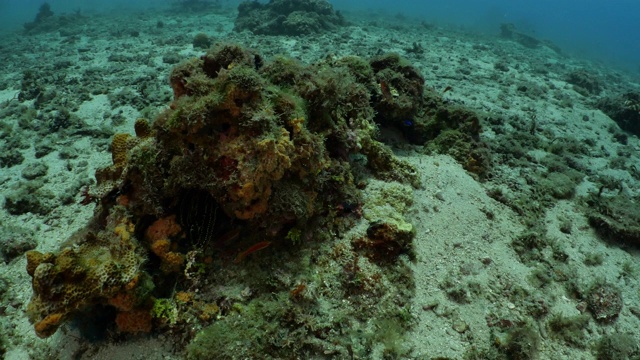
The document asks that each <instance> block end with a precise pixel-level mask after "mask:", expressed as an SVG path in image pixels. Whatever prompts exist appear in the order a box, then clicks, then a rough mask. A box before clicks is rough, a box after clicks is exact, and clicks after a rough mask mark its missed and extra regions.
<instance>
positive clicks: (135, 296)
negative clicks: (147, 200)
mask: <svg viewBox="0 0 640 360" xmlns="http://www.w3.org/2000/svg"><path fill="white" fill-rule="evenodd" d="M106 221H107V224H106V226H105V228H104V229H103V230H99V228H98V227H97V226H96V225H95V224H93V225H91V226H90V227H89V229H83V230H82V231H81V232H79V233H77V234H76V235H74V238H72V239H70V240H71V241H72V242H71V243H69V244H67V245H66V246H63V247H62V249H61V250H60V251H59V252H58V253H55V254H54V253H44V254H43V253H40V252H38V251H29V252H27V273H28V274H29V275H30V276H31V277H32V279H33V280H32V286H33V297H32V298H31V301H30V302H29V305H28V308H27V313H28V315H29V320H30V321H31V322H32V323H33V324H34V328H35V330H36V334H37V335H38V336H40V337H43V338H44V337H48V336H51V335H52V334H54V333H55V332H56V330H57V329H58V327H59V326H60V325H61V324H62V323H63V322H64V321H65V320H66V319H68V318H69V317H70V316H72V315H73V314H74V313H75V312H78V311H83V310H86V309H88V308H90V307H91V306H93V305H97V304H101V303H107V302H109V301H110V300H111V299H112V298H118V297H119V296H124V295H126V296H124V297H130V300H129V301H130V303H131V304H130V306H127V307H126V310H130V308H131V307H133V306H134V305H136V304H137V303H139V302H141V301H143V300H144V299H145V297H146V295H147V293H148V291H146V290H145V291H142V292H140V289H141V287H140V286H139V285H140V283H142V281H140V280H141V277H143V276H144V275H143V274H142V273H141V266H142V263H143V262H144V259H145V257H144V254H143V253H141V248H140V246H139V244H138V242H137V240H136V238H135V236H134V235H133V232H134V228H135V227H134V224H133V223H131V219H130V218H128V217H127V216H126V212H124V209H122V208H117V207H115V208H113V209H112V211H111V214H110V215H109V216H107V218H106ZM120 294H121V295H120ZM119 303H120V302H119Z"/></svg>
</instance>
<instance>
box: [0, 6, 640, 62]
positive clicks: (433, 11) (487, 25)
mask: <svg viewBox="0 0 640 360" xmlns="http://www.w3.org/2000/svg"><path fill="white" fill-rule="evenodd" d="M170 2H171V0H136V1H124V0H112V1H104V0H103V1H100V0H51V1H49V3H50V5H51V8H52V9H53V10H54V12H56V13H64V12H73V11H76V10H81V11H82V12H85V13H95V12H102V11H112V10H123V11H131V10H137V11H141V10H142V11H143V10H144V9H145V8H150V7H159V6H165V5H167V4H168V3H170ZM221 2H222V3H224V4H225V5H230V6H235V5H236V4H237V3H239V2H240V1H238V0H222V1H221ZM332 3H333V4H334V6H335V7H336V8H337V9H341V10H347V11H356V12H359V11H363V10H366V11H368V10H373V11H379V10H382V11H383V12H385V13H388V14H390V15H395V14H399V13H401V14H405V15H407V16H410V17H415V18H420V19H424V20H425V21H428V22H432V23H436V24H439V25H455V26H460V27H463V28H465V29H468V30H471V31H479V32H483V33H497V32H498V29H499V24H500V23H504V22H511V23H514V24H516V26H517V27H518V28H519V29H520V30H522V31H526V32H529V33H530V34H531V35H534V36H536V37H539V38H542V39H548V40H551V41H552V42H554V43H555V44H557V45H559V46H560V47H561V48H562V49H563V50H564V51H566V52H567V53H569V54H572V55H578V56H584V57H588V58H592V59H596V60H599V61H603V62H605V63H607V64H610V65H615V66H619V67H623V68H625V69H626V70H631V71H634V72H637V71H640V1H638V0H608V1H607V0H538V1H524V0H511V1H510V0H491V1H478V0H447V1H427V0H424V1H422V0H404V1H403V0H333V1H332ZM41 4H42V0H0V30H7V29H12V28H20V27H21V25H22V23H24V22H27V21H30V20H32V19H33V16H34V14H35V13H36V12H37V9H38V7H39V6H40V5H41Z"/></svg>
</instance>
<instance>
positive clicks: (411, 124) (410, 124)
mask: <svg viewBox="0 0 640 360" xmlns="http://www.w3.org/2000/svg"><path fill="white" fill-rule="evenodd" d="M402 125H404V126H406V127H412V126H413V121H411V120H409V119H407V120H403V121H402Z"/></svg>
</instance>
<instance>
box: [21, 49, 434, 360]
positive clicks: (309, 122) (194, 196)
mask: <svg viewBox="0 0 640 360" xmlns="http://www.w3.org/2000/svg"><path fill="white" fill-rule="evenodd" d="M393 59H395V60H394V61H389V62H388V64H390V66H391V65H393V66H396V65H397V64H396V63H397V62H398V61H400V60H399V58H398V57H397V56H396V57H393ZM372 64H375V65H376V66H375V69H376V71H385V69H384V67H385V64H386V62H382V61H380V60H375V61H373V62H372V61H370V60H366V59H361V58H357V57H348V58H344V59H326V60H324V61H321V62H318V63H315V64H312V65H303V64H299V63H297V62H295V61H293V60H291V59H287V58H284V57H280V58H276V59H275V60H274V61H273V62H271V63H269V62H266V61H265V60H264V59H263V58H262V57H261V56H260V55H259V54H257V53H256V52H254V51H250V50H247V49H245V48H243V47H240V46H237V45H233V44H220V45H217V46H215V47H213V48H212V49H211V50H209V52H207V54H206V55H204V56H203V57H202V58H199V59H192V60H188V61H186V62H184V63H182V64H180V65H178V66H176V67H175V68H174V70H173V72H172V73H171V76H170V84H171V87H172V89H173V93H174V99H173V101H172V102H171V104H170V106H169V107H168V109H167V110H166V111H164V112H163V113H161V114H160V115H159V116H158V117H157V118H156V119H155V120H154V121H153V122H149V121H147V120H144V119H138V120H137V121H136V125H135V135H128V134H126V135H125V134H118V135H116V136H115V137H114V140H113V142H112V148H111V150H112V155H113V156H112V159H113V165H111V166H109V167H107V168H105V169H101V170H99V171H97V173H96V178H97V180H98V183H97V185H96V186H95V187H94V188H92V189H90V190H89V191H87V193H86V200H87V202H90V201H89V200H93V201H95V202H97V204H98V205H97V208H96V211H95V216H94V219H93V220H92V221H91V223H90V224H89V225H87V227H86V228H85V229H83V230H82V231H80V232H79V233H78V235H77V236H75V237H73V238H72V239H70V240H69V241H68V242H67V245H65V246H63V247H62V249H61V251H60V252H59V253H51V254H40V253H37V252H32V253H30V257H29V259H30V261H29V269H28V271H29V274H30V275H31V276H32V277H33V287H34V296H33V299H32V301H31V304H30V306H29V309H30V314H31V320H32V322H33V323H34V325H35V328H36V331H37V332H38V334H39V335H40V336H42V337H47V336H50V335H52V334H53V333H54V332H55V331H56V330H57V329H58V328H59V327H60V326H61V325H62V324H63V323H64V321H65V320H67V319H68V318H70V317H73V316H76V315H77V314H78V313H79V312H80V311H83V310H86V309H90V308H92V307H94V306H108V307H111V308H113V309H114V314H113V318H112V319H111V323H110V324H109V323H107V324H105V325H104V326H108V327H109V326H110V327H113V328H115V329H116V330H117V331H119V332H128V333H138V332H144V333H146V332H150V331H164V330H166V329H172V333H174V334H180V335H179V336H178V337H180V338H181V339H182V340H180V342H181V343H182V344H184V339H187V340H190V339H192V338H194V336H195V335H196V334H197V333H198V331H200V330H203V329H205V330H203V331H204V332H203V333H201V334H199V335H197V336H195V340H194V341H193V343H192V344H191V345H190V346H189V347H188V348H187V351H188V356H189V357H191V358H203V356H204V357H206V356H208V355H203V354H210V353H212V352H215V353H216V354H217V358H234V356H236V358H237V356H240V357H246V358H257V357H260V356H262V355H263V354H269V356H272V357H282V356H284V355H285V354H290V353H291V351H292V349H293V350H295V351H296V352H297V353H299V354H307V355H309V356H310V357H312V356H313V355H314V354H325V355H326V354H332V356H337V357H345V356H348V355H349V354H350V353H351V354H354V353H356V354H360V355H359V356H369V354H373V353H375V354H380V356H382V355H384V356H399V355H401V353H403V352H406V351H408V350H407V349H404V348H403V347H402V346H397V339H399V338H400V337H401V336H402V334H403V332H404V331H405V330H406V329H407V328H408V327H409V326H410V323H411V318H410V316H408V314H409V311H408V306H409V302H408V301H403V300H399V299H408V298H410V297H411V294H412V291H413V280H412V277H411V271H410V270H409V267H408V263H409V262H410V261H411V260H412V259H413V258H414V254H413V246H412V240H413V237H414V236H415V230H414V228H413V226H412V224H411V223H410V222H409V221H408V220H407V219H406V218H405V213H406V212H407V211H408V209H409V207H410V206H411V204H412V186H419V182H418V177H417V173H416V171H415V169H414V168H413V167H412V166H410V165H409V164H407V163H405V162H404V161H402V160H401V159H399V158H397V157H395V155H394V154H393V152H392V151H391V150H390V149H388V148H387V147H386V146H385V145H384V144H382V143H380V142H379V141H378V140H377V139H376V135H377V127H378V124H376V115H375V114H376V112H375V109H376V104H377V102H378V101H382V100H383V98H382V97H380V96H379V95H378V91H379V86H378V85H377V84H378V82H379V81H378V79H377V78H376V75H375V74H376V73H375V72H374V71H373V68H372ZM290 65H291V66H290ZM401 65H402V66H401V67H400V68H398V69H399V70H402V72H403V73H404V74H409V75H412V74H413V75H415V74H417V72H416V71H415V70H414V69H412V68H411V67H410V65H409V64H408V63H404V62H402V64H401ZM394 69H395V68H394ZM398 69H395V70H393V71H399V70H398ZM390 71H391V70H390ZM393 71H392V72H393ZM388 76H389V79H395V78H396V77H398V76H399V77H400V78H402V76H404V75H397V76H396V75H393V74H391V73H389V74H388ZM400 78H398V79H400ZM412 79H413V82H411V84H412V86H410V87H406V88H405V87H402V86H399V85H398V86H399V88H398V89H397V90H396V91H398V92H399V96H401V97H402V98H403V99H404V98H406V100H407V101H406V103H407V104H408V102H411V101H413V100H414V99H416V98H419V96H420V94H419V92H421V91H422V87H421V84H420V82H421V81H422V79H421V78H420V77H412ZM390 81H391V80H390ZM393 81H395V80H393ZM397 81H399V82H400V80H397ZM405 91H408V92H410V94H405ZM414 105H415V106H420V105H419V104H417V105H416V104H414ZM394 106H395V105H394V104H387V105H386V109H389V111H392V109H393V108H394ZM407 106H409V105H407ZM411 106H413V105H411ZM356 159H358V160H357V161H356ZM361 160H364V161H361ZM365 178H368V180H369V181H371V184H372V185H371V186H372V189H371V191H370V195H368V196H363V195H362V189H365V191H366V190H367V189H366V186H367V182H366V181H364V179H365ZM384 184H390V186H389V187H385V186H383V185H384ZM388 203H393V204H392V205H391V206H388V205H387V204H388ZM363 209H364V210H363ZM363 213H364V217H363ZM347 228H355V229H356V230H355V232H353V234H352V235H350V236H344V235H343V234H344V233H345V232H346V230H347ZM101 269H102V270H101ZM345 301H346V302H345ZM169 305H170V306H169ZM371 319H374V320H375V321H373V322H372V321H371ZM136 322H137V323H136ZM381 323H384V324H391V325H392V326H391V325H390V328H392V329H393V331H389V330H388V329H384V331H382V330H381V329H380V328H379V326H377V325H376V324H381ZM136 324H137V325H136ZM207 326H208V327H207ZM246 329H253V330H252V331H251V332H245V330H246ZM340 329H342V330H340ZM357 329H360V330H357ZM360 333H362V334H365V335H366V336H364V337H363V338H361V339H360V340H358V341H355V342H352V341H351V340H349V339H350V338H354V337H358V336H359V335H358V334H360ZM221 334H223V335H221ZM214 340H215V341H214ZM247 341H251V342H252V343H253V345H252V346H250V347H245V346H244V345H242V346H240V345H238V343H239V342H240V343H243V344H244V343H246V342H247ZM380 344H381V345H380ZM211 346H215V347H216V348H215V349H213V348H211ZM376 356H377V355H376Z"/></svg>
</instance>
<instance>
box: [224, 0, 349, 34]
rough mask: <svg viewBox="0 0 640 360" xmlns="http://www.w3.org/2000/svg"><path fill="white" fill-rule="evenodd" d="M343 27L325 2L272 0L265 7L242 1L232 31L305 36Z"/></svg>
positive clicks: (341, 19) (331, 8)
mask: <svg viewBox="0 0 640 360" xmlns="http://www.w3.org/2000/svg"><path fill="white" fill-rule="evenodd" d="M344 25H346V21H345V20H344V18H343V17H342V15H341V14H340V12H339V11H335V10H334V9H333V6H332V5H331V3H329V2H328V1H326V0H271V1H269V3H267V4H261V3H259V2H257V1H244V2H242V3H241V4H240V5H239V6H238V17H237V18H236V21H235V27H234V30H235V31H238V32H240V31H244V30H249V31H251V32H252V33H254V34H261V35H307V34H317V33H321V32H325V31H332V30H335V29H336V28H338V27H340V26H344Z"/></svg>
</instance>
